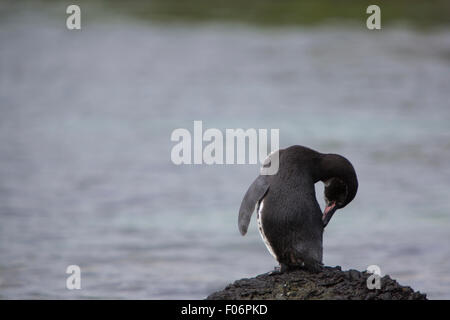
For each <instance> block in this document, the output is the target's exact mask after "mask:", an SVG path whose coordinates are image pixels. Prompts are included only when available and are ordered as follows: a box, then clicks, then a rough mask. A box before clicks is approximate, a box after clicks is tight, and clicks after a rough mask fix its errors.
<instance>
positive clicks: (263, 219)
mask: <svg viewBox="0 0 450 320" xmlns="http://www.w3.org/2000/svg"><path fill="white" fill-rule="evenodd" d="M277 152H278V156H279V169H278V172H277V173H276V174H274V175H260V176H258V178H256V180H255V181H254V182H253V184H252V185H251V186H250V187H249V189H248V190H247V193H246V194H245V196H244V199H243V200H242V203H241V207H240V209H239V231H240V232H241V234H242V235H245V234H246V233H247V228H248V224H249V222H250V218H251V215H252V213H253V211H254V210H255V207H256V210H257V214H258V226H259V231H260V233H261V236H262V238H263V240H264V242H265V244H266V246H267V248H268V250H269V252H270V253H271V254H272V255H273V256H274V257H275V259H276V260H277V261H278V262H279V263H280V271H281V272H285V271H288V270H290V269H296V268H299V267H305V268H307V269H309V270H312V271H317V270H319V269H320V266H321V265H322V235H323V230H324V228H325V226H326V225H327V224H328V222H329V221H330V219H331V217H332V216H333V214H334V212H335V211H336V210H337V209H340V208H343V207H345V206H346V205H347V204H348V203H350V201H352V200H353V198H354V197H355V195H356V191H357V189H358V180H357V178H356V173H355V170H354V168H353V166H352V164H351V163H350V162H349V161H348V160H347V159H346V158H344V157H342V156H340V155H337V154H323V153H319V152H317V151H314V150H312V149H309V148H306V147H303V146H291V147H289V148H286V149H281V150H279V151H277ZM273 156H274V154H271V155H269V156H268V158H267V159H266V161H265V164H264V165H263V169H264V167H267V166H268V165H270V162H271V161H272V159H274V157H273ZM318 181H322V182H323V183H324V184H325V190H324V197H325V202H326V208H325V210H324V213H323V214H322V212H321V209H320V206H319V204H318V202H317V199H316V195H315V189H314V184H315V183H316V182H318Z"/></svg>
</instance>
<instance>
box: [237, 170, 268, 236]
mask: <svg viewBox="0 0 450 320" xmlns="http://www.w3.org/2000/svg"><path fill="white" fill-rule="evenodd" d="M268 190H269V176H267V175H260V176H258V178H256V180H255V181H253V183H252V184H251V185H250V187H249V188H248V190H247V192H246V193H245V196H244V199H243V200H242V203H241V207H240V208H239V221H238V226H239V231H240V232H241V234H242V235H243V236H244V235H245V234H246V233H247V229H248V225H249V223H250V218H251V217H252V214H253V211H255V207H256V204H257V203H258V202H259V201H260V200H261V199H262V198H263V197H264V196H265V195H266V193H267V191H268Z"/></svg>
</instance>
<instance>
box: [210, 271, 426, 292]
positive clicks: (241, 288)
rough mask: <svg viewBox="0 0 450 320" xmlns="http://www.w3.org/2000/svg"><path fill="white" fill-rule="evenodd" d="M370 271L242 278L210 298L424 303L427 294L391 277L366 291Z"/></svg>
mask: <svg viewBox="0 0 450 320" xmlns="http://www.w3.org/2000/svg"><path fill="white" fill-rule="evenodd" d="M369 276H370V274H369V273H367V272H359V271H357V270H353V269H352V270H349V271H341V268H340V267H334V268H332V267H323V268H322V270H321V271H320V272H318V273H313V272H309V271H307V270H295V271H291V272H287V273H281V274H270V273H266V274H261V275H259V276H257V277H255V278H250V279H241V280H237V281H235V282H234V283H233V284H229V285H228V286H226V288H225V289H224V290H222V291H218V292H215V293H213V294H211V295H210V296H208V297H207V299H212V300H215V299H216V300H217V299H220V300H238V299H244V300H261V299H263V300H264V299H266V300H277V299H279V300H286V299H288V300H290V299H295V300H350V299H351V300H364V299H366V300H409V299H412V300H425V299H426V295H425V294H422V293H420V292H414V290H413V289H411V287H405V286H401V285H400V284H399V283H398V282H397V281H395V280H393V279H391V278H390V277H389V276H385V277H383V278H381V289H379V290H369V289H368V288H367V284H366V281H367V278H368V277H369Z"/></svg>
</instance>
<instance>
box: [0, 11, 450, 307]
mask: <svg viewBox="0 0 450 320" xmlns="http://www.w3.org/2000/svg"><path fill="white" fill-rule="evenodd" d="M0 43H1V46H0V112H1V117H0V298H4V299H9V298H19V299H21V298H31V299H36V298H56V299H74V298H87V299H91V298H92V299H104V298H120V299H175V298H183V299H184V298H194V299H196V298H203V297H205V296H207V295H208V294H209V293H211V292H213V291H214V290H218V289H220V288H222V287H223V286H224V285H225V284H227V283H229V282H231V281H233V280H236V279H239V278H242V277H250V276H254V275H256V274H259V273H263V272H266V271H269V270H271V269H272V268H273V266H274V265H275V261H274V260H273V259H272V257H271V256H270V254H269V253H268V252H267V251H266V249H265V247H264V244H263V242H262V241H261V239H260V237H259V234H258V232H257V228H256V221H255V220H252V223H251V227H250V229H249V233H248V235H247V236H246V237H241V236H240V235H239V232H238V229H237V221H236V220H237V211H238V208H239V205H240V201H241V199H242V196H243V194H244V192H245V191H246V189H247V187H248V186H249V184H250V183H251V182H252V181H253V179H254V178H255V176H256V174H257V170H258V168H257V167H256V166H250V165H241V166H238V165H235V166H232V165H228V166H193V165H192V166H187V165H185V166H175V165H174V164H172V163H171V161H170V150H171V148H172V146H173V145H174V143H172V142H171V141H170V134H171V132H172V131H173V130H174V129H176V128H187V129H189V130H190V131H191V132H192V130H193V121H194V120H202V121H203V125H204V127H205V128H219V129H222V130H224V129H225V128H268V129H270V128H279V129H280V144H281V146H282V147H286V146H289V145H292V144H302V145H306V146H309V147H311V148H314V149H317V150H319V151H322V152H335V153H340V154H342V155H344V156H346V157H347V158H349V159H350V160H351V161H352V162H353V164H354V166H355V168H356V170H357V173H358V177H359V181H360V189H359V191H358V194H357V196H356V199H355V200H354V201H353V202H352V203H351V205H349V206H348V207H347V208H345V210H342V212H340V213H338V214H336V215H335V216H334V218H333V219H332V221H331V223H330V225H329V226H328V227H327V230H326V232H325V239H324V242H325V243H324V245H325V248H324V262H325V264H327V265H341V266H342V267H343V268H344V269H348V268H356V269H365V268H367V266H369V265H371V264H377V265H379V266H380V268H381V270H382V272H383V274H385V273H386V274H390V275H391V276H392V277H393V278H396V279H397V280H398V281H399V282H400V283H401V284H407V285H411V286H412V287H413V288H414V289H416V290H421V291H423V292H426V293H428V295H429V297H430V298H450V276H449V275H448V270H449V269H450V246H449V240H450V217H449V214H450V198H449V196H448V190H449V187H450V126H449V123H450V105H449V101H450V93H449V83H450V72H449V71H450V32H449V31H448V30H440V31H434V32H432V33H419V32H417V31H412V30H408V29H404V28H401V27H398V28H393V29H384V30H383V31H382V32H370V31H368V30H364V29H361V27H360V26H348V27H334V26H329V27H320V28H315V29H301V28H298V29H276V30H271V29H261V30H259V29H253V28H250V27H244V26H242V27H237V26H235V27H233V26H229V25H228V26H226V25H202V26H192V25H191V26H183V25H175V26H167V25H166V26H165V25H151V24H137V23H135V22H132V21H121V23H113V22H107V21H103V22H102V21H97V22H96V23H93V22H91V23H90V24H89V26H88V27H86V28H84V29H83V30H82V31H81V32H71V31H68V30H66V29H65V28H64V24H62V23H61V21H56V20H53V19H48V18H46V17H44V16H39V15H38V14H36V13H24V14H17V15H15V16H14V17H13V18H11V17H9V18H8V19H2V20H1V22H0ZM317 192H318V198H320V199H322V195H321V192H322V186H320V185H319V184H318V185H317ZM320 201H321V202H322V200H320ZM72 264H76V265H79V266H80V267H81V270H82V290H73V291H69V290H67V289H66V288H65V282H66V277H67V276H68V275H67V274H65V270H66V267H67V266H68V265H72Z"/></svg>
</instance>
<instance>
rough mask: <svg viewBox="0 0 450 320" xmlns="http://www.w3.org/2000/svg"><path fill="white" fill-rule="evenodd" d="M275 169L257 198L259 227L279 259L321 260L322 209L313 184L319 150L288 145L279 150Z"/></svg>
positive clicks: (284, 261)
mask: <svg viewBox="0 0 450 320" xmlns="http://www.w3.org/2000/svg"><path fill="white" fill-rule="evenodd" d="M279 156H280V165H279V170H278V173H277V174H276V175H274V176H271V177H270V189H269V192H267V194H266V195H265V197H264V198H263V199H262V200H261V201H262V202H263V208H262V212H261V217H262V228H263V229H264V234H265V236H266V238H267V240H268V241H269V243H270V246H271V248H272V250H273V252H274V253H275V255H276V256H277V259H278V261H279V262H280V263H282V264H285V265H287V266H290V265H291V266H298V265H301V264H302V263H305V264H314V263H321V262H322V234H323V222H322V212H321V209H320V206H319V204H318V202H317V200H316V195H315V188H314V182H315V177H314V171H315V165H316V163H317V161H318V160H319V158H320V154H319V153H318V152H316V151H314V150H311V149H309V148H305V147H301V146H292V147H289V148H287V149H284V150H281V151H280V155H279Z"/></svg>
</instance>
